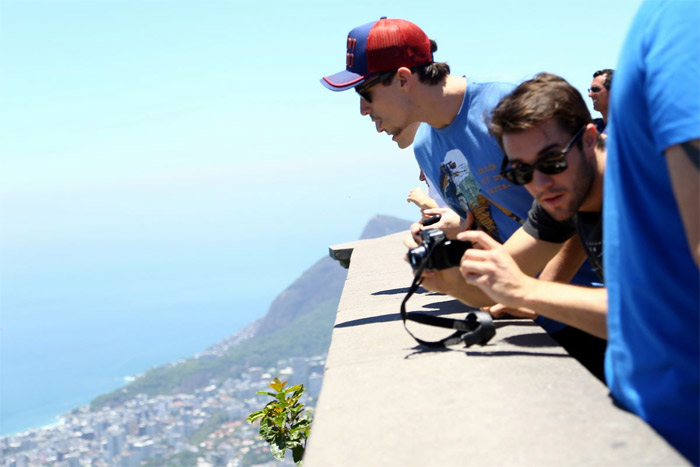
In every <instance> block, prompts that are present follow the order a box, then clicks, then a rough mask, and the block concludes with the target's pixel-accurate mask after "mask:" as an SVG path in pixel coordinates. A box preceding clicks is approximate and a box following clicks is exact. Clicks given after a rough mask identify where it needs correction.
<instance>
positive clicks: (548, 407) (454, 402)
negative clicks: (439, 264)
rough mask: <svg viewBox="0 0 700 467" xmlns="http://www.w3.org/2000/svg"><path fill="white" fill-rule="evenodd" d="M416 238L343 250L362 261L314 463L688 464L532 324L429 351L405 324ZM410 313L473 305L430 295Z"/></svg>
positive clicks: (319, 411)
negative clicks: (402, 314) (408, 252)
mask: <svg viewBox="0 0 700 467" xmlns="http://www.w3.org/2000/svg"><path fill="white" fill-rule="evenodd" d="M404 235H405V234H397V235H391V236H387V237H382V238H380V239H374V240H365V241H359V242H354V243H351V244H346V245H340V246H338V247H332V248H331V255H332V256H333V255H334V254H340V255H341V256H342V253H343V252H346V253H348V252H349V251H352V257H351V260H350V268H349V271H348V278H347V281H346V283H345V288H344V290H343V295H342V298H341V300H340V304H339V307H338V314H337V318H336V324H335V329H334V331H333V338H332V342H331V346H330V350H329V354H328V359H327V362H326V371H325V376H324V381H323V387H322V390H321V395H320V399H319V402H318V405H317V408H316V413H315V420H314V424H313V427H312V430H311V438H310V440H309V443H308V446H307V451H306V455H305V458H304V466H305V467H327V466H461V465H533V466H534V465H537V466H540V465H616V466H619V465H630V466H631V465H635V466H636V465H686V462H685V461H684V459H683V458H682V457H680V456H679V455H678V454H677V453H676V451H674V450H673V449H672V448H671V447H669V445H668V444H667V443H666V442H665V441H664V440H663V439H662V438H660V437H659V436H658V435H657V434H656V433H655V432H654V431H653V430H651V429H650V428H649V427H648V426H647V425H646V424H645V423H644V422H642V421H641V420H640V419H638V418H637V417H635V416H633V415H631V414H629V413H627V412H624V411H622V410H620V409H618V408H616V407H615V406H614V405H613V403H612V401H611V399H610V398H609V396H608V391H607V389H606V387H605V386H604V385H603V384H601V383H600V382H599V381H598V380H597V379H595V378H594V377H593V376H591V375H590V373H588V371H586V370H585V369H584V368H583V367H582V366H581V365H580V364H579V363H578V362H577V361H576V360H574V359H573V358H571V357H570V356H569V355H568V354H567V353H566V351H565V350H564V349H562V348H561V347H560V346H559V345H558V344H557V343H556V342H555V341H553V340H552V339H551V338H550V337H549V336H548V335H547V334H546V333H544V332H543V331H542V330H541V329H540V328H539V326H537V325H535V324H534V323H532V322H531V321H525V320H504V321H498V322H497V323H496V325H497V331H496V336H495V337H494V338H493V339H492V340H491V342H490V343H489V344H488V345H486V346H484V347H478V346H476V347H470V348H468V349H465V348H462V347H454V348H451V349H450V350H446V351H437V352H436V351H426V350H425V349H423V348H420V347H418V346H417V345H416V343H415V341H414V340H413V339H412V338H411V337H410V336H409V335H408V334H407V333H406V331H405V330H404V329H403V325H402V322H401V320H400V318H399V306H400V303H401V301H402V299H403V298H404V295H405V292H406V290H407V288H408V286H409V285H410V282H411V280H412V275H411V271H410V268H409V267H408V265H407V264H406V263H404V262H403V261H402V260H401V255H402V254H403V253H404V252H405V248H404V246H403V243H402V238H403V236H404ZM408 305H409V310H414V311H416V310H422V311H429V312H430V311H432V312H433V313H437V314H440V315H445V314H452V313H461V314H458V315H453V316H457V317H463V316H464V311H465V309H466V308H465V307H464V306H463V305H461V304H459V303H457V302H455V301H454V300H451V299H450V298H449V297H446V296H443V295H437V294H432V293H427V292H424V293H421V294H417V295H415V296H414V297H413V298H412V299H411V300H410V301H409V302H408ZM409 326H410V328H411V329H412V331H413V332H414V333H415V334H417V335H419V336H420V337H421V338H424V339H437V338H440V337H444V336H445V335H447V334H449V331H448V330H440V329H437V328H432V327H426V326H422V325H418V324H415V323H409Z"/></svg>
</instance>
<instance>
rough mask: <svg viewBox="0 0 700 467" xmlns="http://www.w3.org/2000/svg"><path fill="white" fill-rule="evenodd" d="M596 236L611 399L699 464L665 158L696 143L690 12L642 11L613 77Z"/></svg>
mask: <svg viewBox="0 0 700 467" xmlns="http://www.w3.org/2000/svg"><path fill="white" fill-rule="evenodd" d="M610 109H611V115H610V123H609V126H608V132H609V138H608V143H607V144H608V156H607V165H606V173H605V187H604V193H605V197H604V208H603V215H604V221H603V226H604V229H603V232H604V233H603V235H604V243H605V252H604V259H605V273H606V285H607V287H608V299H609V311H608V348H607V354H606V362H605V363H606V369H605V371H606V380H607V383H608V386H609V387H610V391H611V393H612V396H613V397H614V398H615V399H616V400H617V401H618V402H619V403H621V404H622V406H624V407H626V408H627V409H629V410H630V411H632V412H634V413H636V414H638V415H639V416H640V417H641V418H643V419H644V420H646V421H647V422H648V423H649V424H650V425H651V426H652V427H653V428H654V429H655V430H657V431H658V432H659V433H660V434H661V435H662V436H664V437H665V438H666V439H667V440H668V441H669V442H670V443H671V444H672V445H673V446H675V447H676V448H677V449H678V450H679V451H680V452H681V453H683V454H684V455H685V456H686V457H687V458H688V459H689V460H691V461H692V462H693V463H694V464H697V463H698V462H699V461H700V455H699V448H698V444H699V443H700V387H699V385H698V373H699V371H698V370H699V366H700V361H699V357H700V288H699V283H700V275H699V273H698V267H697V265H696V264H695V262H694V261H693V259H692V257H691V253H690V249H689V247H688V239H687V238H686V235H685V230H684V227H683V223H682V220H681V216H680V212H679V210H678V206H677V204H676V200H675V197H674V195H673V191H672V186H671V181H670V178H669V173H668V169H667V166H666V155H665V154H664V151H665V150H666V149H668V148H669V147H671V146H674V145H677V144H680V143H683V142H686V141H690V140H693V139H696V138H698V137H700V2H698V1H697V0H692V1H688V0H685V1H660V0H654V1H646V2H644V3H643V4H642V6H641V7H640V9H639V11H638V13H637V15H636V17H635V19H634V21H633V23H632V26H631V28H630V31H629V33H628V36H627V39H626V41H625V44H624V46H623V49H622V52H621V54H620V59H619V63H618V66H617V68H616V70H615V84H614V87H613V90H612V93H611V101H610Z"/></svg>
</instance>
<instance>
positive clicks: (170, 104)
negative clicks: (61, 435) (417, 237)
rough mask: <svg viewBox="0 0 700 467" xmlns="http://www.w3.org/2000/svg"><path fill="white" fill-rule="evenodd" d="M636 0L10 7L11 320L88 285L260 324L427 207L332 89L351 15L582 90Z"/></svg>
mask: <svg viewBox="0 0 700 467" xmlns="http://www.w3.org/2000/svg"><path fill="white" fill-rule="evenodd" d="M638 4H639V2H638V1H636V0H612V1H609V2H605V3H604V4H594V3H590V2H585V1H579V0H569V1H544V0H531V1H521V0H489V1H469V0H465V1H461V2H442V3H438V4H434V6H427V4H426V3H425V2H417V1H401V2H396V1H388V2H376V1H372V2H369V1H357V2H352V3H348V2H343V3H341V2H333V1H327V0H324V1H320V0H319V1H302V2H294V1H274V0H273V1H266V2H238V1H210V0H199V1H175V0H134V1H128V0H123V1H109V0H93V1H78V0H75V1H63V0H44V1H34V0H1V1H0V215H1V216H2V228H1V231H0V264H1V268H0V300H1V304H2V311H1V313H2V315H0V319H1V320H2V323H0V326H2V331H3V333H5V334H6V335H7V333H8V332H11V331H12V326H13V325H14V324H15V321H13V319H14V318H15V317H16V316H17V315H19V314H27V313H29V312H28V311H27V309H28V307H34V309H35V310H39V311H36V313H37V316H39V314H40V312H41V309H43V308H42V306H43V304H47V303H54V304H55V303H60V304H61V305H62V306H64V307H66V308H68V309H70V308H71V304H73V303H75V304H76V306H77V304H78V303H80V302H81V301H83V302H84V301H85V300H92V301H94V302H109V303H125V304H126V306H129V305H130V304H133V305H134V306H141V307H143V306H144V304H150V303H152V304H158V305H159V306H160V305H168V304H186V303H193V304H197V303H202V302H207V301H217V300H219V301H225V300H227V299H230V298H231V297H243V298H245V299H246V300H248V301H251V300H259V301H260V303H262V304H261V306H260V308H257V309H255V310H253V311H251V312H250V315H251V316H250V318H251V319H252V318H253V317H256V316H259V315H260V314H262V313H263V312H264V311H265V310H266V308H267V305H268V304H269V302H270V301H271V300H272V299H273V298H274V296H275V295H276V294H277V293H278V292H280V291H281V290H282V289H283V288H284V287H286V286H287V285H288V284H289V283H290V282H291V281H292V280H293V279H295V278H296V277H297V276H298V274H299V273H300V272H302V271H303V270H304V269H306V268H307V267H308V266H310V265H311V264H312V263H313V262H315V261H316V260H317V259H318V258H320V257H322V256H324V255H326V254H327V247H328V246H329V245H331V244H335V243H342V242H345V241H350V240H353V239H355V238H357V236H358V235H359V234H360V232H361V230H362V228H363V226H364V224H365V223H366V221H367V220H368V219H369V218H370V217H371V216H372V215H374V214H376V213H383V214H391V215H395V216H398V217H403V218H409V219H411V218H414V217H417V216H418V212H417V211H416V210H415V209H414V208H412V207H411V206H409V205H408V204H407V203H406V201H405V197H406V194H407V193H408V191H409V190H410V189H411V188H412V187H414V186H417V185H418V184H419V182H418V180H417V176H418V169H417V166H416V163H415V161H414V159H413V155H412V152H411V151H410V150H407V151H399V150H398V149H396V148H395V146H394V143H392V142H391V140H390V139H389V138H387V137H386V136H385V135H377V134H376V132H375V130H374V126H373V125H372V123H371V122H370V121H369V119H368V118H366V117H365V118H363V117H361V116H360V114H359V101H358V97H357V96H356V95H355V93H353V92H344V93H331V92H329V91H327V90H326V89H325V88H323V87H322V86H321V85H320V83H319V79H320V78H321V76H323V75H325V74H330V73H334V72H336V71H340V70H341V69H343V68H344V64H345V37H346V35H347V32H348V31H349V30H350V29H352V28H353V27H355V26H357V25H360V24H364V23H367V22H369V21H373V20H376V19H378V18H379V17H380V16H388V17H401V18H405V19H408V20H411V21H413V22H415V23H417V24H418V25H420V26H421V27H422V28H423V29H424V30H425V31H426V33H427V34H428V35H429V36H430V37H431V38H433V39H435V40H436V41H437V43H438V46H439V49H438V52H437V53H436V59H438V60H441V61H447V62H448V63H449V64H450V65H451V67H452V70H453V74H458V75H467V76H469V77H470V78H471V79H480V80H484V79H504V80H509V81H517V80H522V79H525V78H528V77H530V76H532V75H533V74H535V73H537V72H540V71H550V72H554V73H558V74H561V75H562V76H564V77H565V78H567V79H568V80H569V81H571V82H572V84H574V85H575V86H576V87H578V88H579V90H582V91H584V92H585V89H586V88H587V87H588V86H589V84H590V81H591V74H592V72H593V71H595V70H596V69H600V68H608V67H614V66H615V63H616V60H617V52H618V50H619V48H620V45H621V42H622V39H623V38H624V35H625V32H626V30H627V26H628V24H629V22H630V20H631V18H632V15H633V14H634V12H635V11H636V8H637V6H638ZM407 275H408V271H407ZM81 319H83V320H88V321H91V320H92V321H94V323H95V325H96V326H97V325H99V323H100V320H101V319H105V318H104V317H102V316H100V314H99V313H93V314H90V313H84V314H83V315H81ZM200 320H204V323H205V324H206V316H201V317H200ZM220 332H222V333H223V335H225V334H226V332H225V330H221V331H220ZM57 345H58V346H60V345H61V343H60V342H59V343H58V344H57Z"/></svg>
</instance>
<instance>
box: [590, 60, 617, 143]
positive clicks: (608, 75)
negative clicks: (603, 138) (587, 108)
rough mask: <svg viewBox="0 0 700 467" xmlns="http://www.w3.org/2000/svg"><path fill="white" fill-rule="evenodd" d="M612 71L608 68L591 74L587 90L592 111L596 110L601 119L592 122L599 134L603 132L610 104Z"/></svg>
mask: <svg viewBox="0 0 700 467" xmlns="http://www.w3.org/2000/svg"><path fill="white" fill-rule="evenodd" d="M613 73H614V71H613V70H611V69H610V68H605V69H604V70H598V71H596V72H595V73H593V81H591V87H590V88H588V97H590V98H591V100H592V101H593V110H597V111H598V112H600V114H601V115H602V116H603V118H596V119H594V120H593V122H594V123H595V126H596V128H597V129H598V132H599V133H604V132H605V125H606V124H607V122H608V108H609V102H610V87H611V86H612V78H613Z"/></svg>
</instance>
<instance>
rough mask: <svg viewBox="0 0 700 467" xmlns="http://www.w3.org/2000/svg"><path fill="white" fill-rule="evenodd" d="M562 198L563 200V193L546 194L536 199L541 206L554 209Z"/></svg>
mask: <svg viewBox="0 0 700 467" xmlns="http://www.w3.org/2000/svg"><path fill="white" fill-rule="evenodd" d="M563 198H564V193H553V194H546V195H544V196H540V197H539V199H538V202H539V203H540V204H541V205H542V206H550V207H554V206H557V205H558V204H559V203H560V202H561V200H562V199H563Z"/></svg>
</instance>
